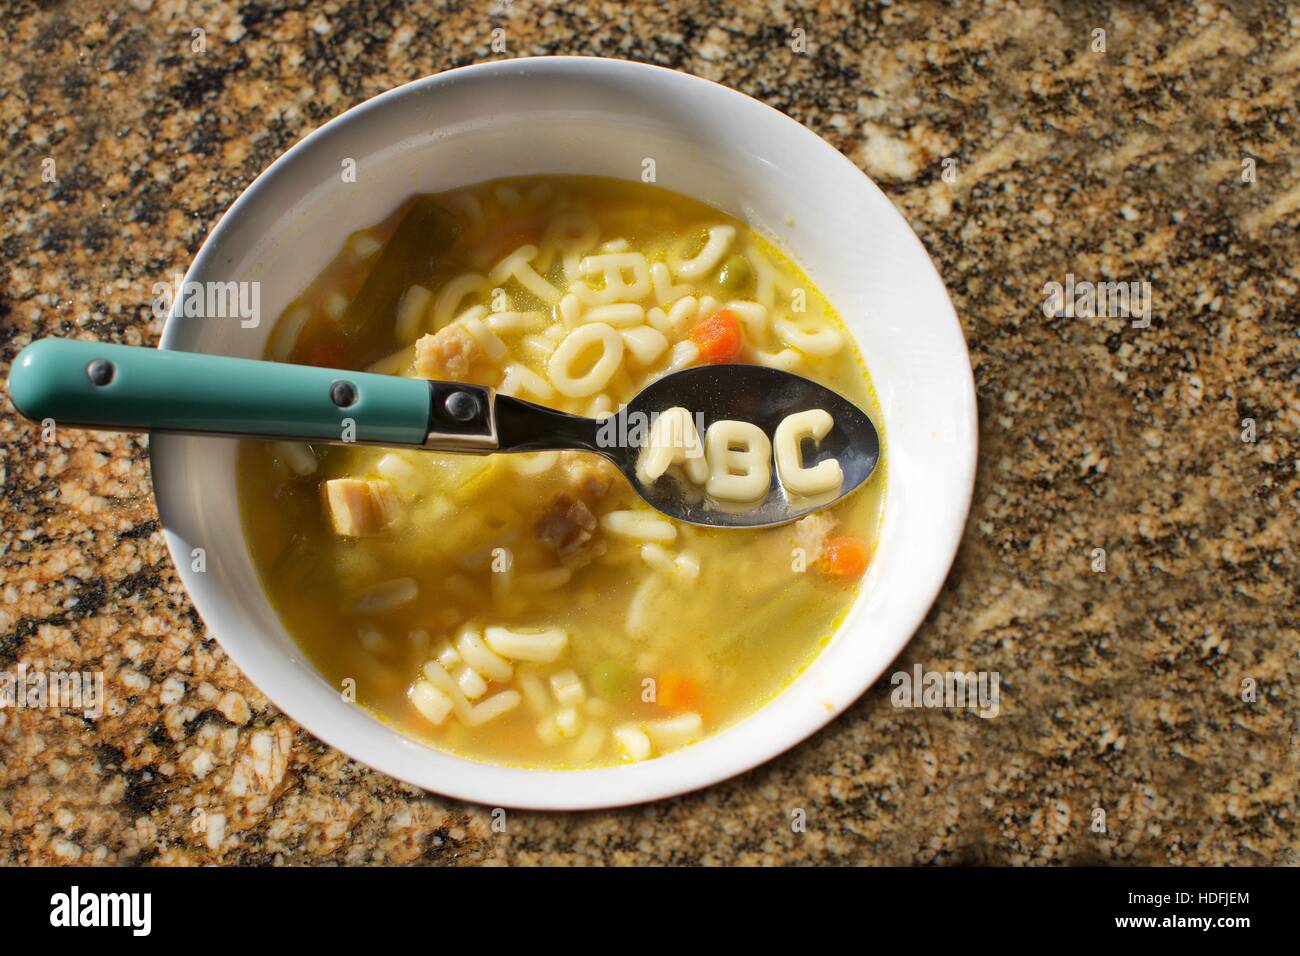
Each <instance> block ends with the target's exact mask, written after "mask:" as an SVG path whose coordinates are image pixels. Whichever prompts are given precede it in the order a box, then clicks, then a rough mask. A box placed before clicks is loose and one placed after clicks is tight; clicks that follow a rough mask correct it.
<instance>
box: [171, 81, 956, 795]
mask: <svg viewBox="0 0 1300 956" xmlns="http://www.w3.org/2000/svg"><path fill="white" fill-rule="evenodd" d="M647 158H650V159H653V160H654V161H655V168H656V172H657V177H658V184H659V185H660V186H664V187H667V188H668V189H672V190H676V191H678V192H681V193H684V194H686V195H689V196H693V197H695V198H696V199H701V200H704V201H705V202H708V203H712V204H713V205H715V206H718V207H719V208H721V209H724V210H726V211H728V212H730V213H732V214H734V215H736V216H738V217H739V218H741V219H743V220H745V221H747V222H749V223H750V224H751V225H753V226H754V227H755V228H756V229H757V230H758V231H759V232H761V233H764V234H767V235H768V236H769V237H771V238H773V239H775V240H776V242H777V243H778V244H779V245H780V246H782V247H783V248H785V249H786V250H788V251H789V252H790V253H792V254H793V256H794V258H795V259H796V260H797V261H798V262H799V263H800V264H802V266H803V267H804V268H805V270H806V271H807V272H808V274H809V277H810V278H811V279H812V280H813V281H814V282H815V283H816V284H817V285H818V286H819V287H820V288H821V290H822V291H823V292H824V293H825V294H826V295H827V297H828V298H829V299H830V301H831V302H832V303H833V304H834V305H835V306H836V308H837V309H838V310H839V312H840V314H841V316H842V317H843V318H844V321H845V322H846V323H847V325H848V327H849V328H850V329H851V330H852V332H853V334H854V336H855V337H856V338H857V341H858V345H859V347H860V348H861V350H862V354H863V356H864V357H865V359H866V362H867V366H868V368H869V371H870V373H871V376H872V379H873V380H874V382H875V386H876V389H877V392H878V393H879V396H880V403H881V410H882V412H883V415H884V433H885V440H886V446H885V447H886V464H887V467H888V469H889V471H888V483H887V486H886V493H885V510H884V519H883V527H882V531H881V537H880V543H879V548H878V551H877V554H876V557H875V560H874V562H873V564H872V566H871V570H870V572H869V573H868V575H867V577H866V580H865V582H864V584H863V588H862V594H861V596H860V597H859V598H858V600H857V602H856V603H855V604H854V606H853V608H852V610H851V612H850V613H849V615H848V617H847V619H846V621H845V623H844V625H843V626H842V627H841V628H840V630H839V632H838V633H837V634H836V635H835V636H834V638H833V639H832V640H831V641H830V642H829V644H828V645H827V647H826V648H825V649H824V650H823V651H822V653H821V655H820V656H819V657H818V658H817V659H816V661H815V662H814V663H813V664H812V665H811V666H810V667H809V668H808V669H807V670H806V671H805V672H804V673H803V674H802V675H801V676H800V677H799V679H798V680H796V681H795V682H794V683H793V684H792V685H791V686H790V687H789V688H787V689H786V690H785V691H784V692H783V693H781V694H780V695H779V696H778V697H777V698H776V699H775V700H773V701H772V702H771V703H769V704H768V705H767V706H766V707H763V708H762V709H761V710H759V711H758V712H757V713H755V714H753V715H751V716H750V717H748V718H747V719H745V720H743V721H741V722H740V723H738V724H736V725H735V726H733V727H731V728H729V729H727V730H725V731H723V732H722V733H719V734H717V735H716V736H713V737H710V738H708V739H706V740H703V741H701V742H700V743H698V744H695V745H694V746H691V747H687V748H685V749H683V750H680V751H677V752H675V753H672V754H669V755H667V756H665V757H661V758H658V759H655V760H650V761H647V762H645V763H640V764H635V765H631V766H624V767H617V768H611V769H601V770H582V771H541V770H526V769H520V768H513V767H504V766H495V765H492V764H486V763H479V762H476V761H472V760H467V759H464V758H460V757H456V756H453V755H451V754H448V753H443V752H440V751H438V750H434V749H432V748H430V747H428V746H425V745H423V744H421V743H417V742H416V741H414V740H411V739H408V738H406V737H404V736H402V735H401V734H400V733H398V732H397V731H396V730H394V729H392V728H391V727H388V726H386V725H384V724H382V723H380V722H379V721H378V720H376V719H375V718H373V717H372V716H370V715H369V714H367V713H366V712H365V711H364V710H362V709H361V708H359V707H356V706H355V705H352V704H349V703H346V702H344V701H343V700H342V698H341V697H340V694H339V691H338V689H337V688H335V687H333V686H331V685H330V684H328V683H327V682H326V681H325V679H324V678H323V677H321V675H320V674H319V673H318V672H317V671H316V670H315V669H314V668H313V667H312V665H311V664H310V663H309V662H308V660H307V659H306V658H305V657H304V655H303V654H302V652H301V651H300V650H299V649H298V647H297V646H296V645H295V644H294V642H293V640H292V639H291V638H290V637H289V635H288V634H287V633H286V632H285V630H284V628H283V627H282V626H281V625H280V622H279V620H278V619H277V618H276V615H275V613H274V612H273V611H272V609H271V606H270V604H268V603H267V600H266V597H265V596H264V594H263V592H262V588H261V586H260V585H259V583H258V578H257V573H256V571H255V569H254V567H253V563H252V561H251V559H250V557H249V554H248V548H247V545H246V543H245V540H244V535H243V532H242V530H241V526H240V517H239V507H238V501H237V490H236V482H235V444H234V442H231V441H228V440H221V439H211V438H197V437H188V436H175V435H172V436H162V435H160V436H157V437H155V438H154V439H153V441H152V443H151V458H152V463H153V481H154V488H155V491H156V494H157V498H158V511H159V514H160V516H161V518H162V524H163V529H164V534H165V537H166V539H167V545H168V547H169V548H170V549H171V553H172V558H173V560H174V561H175V562H176V566H177V568H178V569H179V571H180V575H181V579H182V580H183V581H184V582H185V586H186V587H187V588H188V589H189V593H190V596H191V598H192V599H193V601H194V605H195V607H196V608H197V609H198V611H199V613H200V614H201V615H202V617H203V620H204V621H205V622H206V623H207V626H208V628H209V629H210V630H211V631H212V633H213V634H214V635H215V636H216V637H217V639H218V640H219V641H220V642H221V644H222V646H223V647H224V648H225V649H226V651H227V652H228V653H229V654H230V656H231V657H232V658H233V659H234V661H235V663H236V664H238V665H239V667H240V668H241V669H242V670H243V671H244V673H245V674H247V675H248V677H249V679H250V680H252V681H253V683H255V684H256V685H257V686H258V687H259V688H260V689H261V690H262V691H263V692H264V693H265V694H266V695H267V696H268V697H269V698H270V699H271V700H273V701H274V702H275V703H276V704H277V705H278V706H279V707H280V708H282V709H283V710H284V711H285V712H286V713H288V714H289V715H290V716H291V717H293V718H294V719H295V720H296V721H298V722H299V723H300V724H302V725H303V726H304V727H306V728H307V729H308V730H309V731H311V732H312V733H314V734H315V735H316V736H318V737H320V738H321V739H322V740H324V741H326V742H327V743H329V744H331V745H333V746H335V747H337V748H339V749H340V750H342V751H343V752H344V753H347V754H349V755H350V756H352V757H354V758H356V759H357V760H360V761H362V762H364V763H366V764H369V765H370V766H372V767H375V768H376V769H378V770H382V771H383V772H385V773H387V774H390V775H392V776H394V777H398V778H400V779H402V780H406V781H408V782H410V783H413V784H416V785H418V786H421V787H426V788H428V789H430V790H434V791H437V792H439V793H443V794H446V795H449V796H452V797H457V798H461V799H465V800H472V801H476V802H478V803H481V804H486V805H488V806H510V807H528V808H537V809H571V810H576V809H588V808H594V807H607V806H617V805H620V804H628V803H635V802H638V801H643V800H653V799H656V798H659V797H666V796H670V795H672V794H677V793H682V792H684V791H688V790H693V789H696V788H698V787H703V786H706V785H708V784H712V783H715V782H717V781H719V780H723V779H725V778H727V777H730V776H732V775H733V774H737V773H740V772H741V771H744V770H746V769H748V768H750V767H753V766H755V765H756V764H758V763H761V762H762V761H764V760H767V759H769V758H771V757H773V756H775V755H777V754H779V753H780V752H781V751H783V750H785V749H786V748H788V747H791V746H793V745H794V744H796V743H798V742H799V741H800V740H802V739H804V738H805V737H807V736H808V735H809V734H811V733H813V732H814V731H816V730H817V729H818V728H820V727H822V726H823V725H825V724H826V723H827V722H828V721H830V720H832V719H833V718H834V717H835V716H836V715H837V714H839V713H840V712H841V711H842V710H844V709H845V708H846V707H848V706H849V704H851V703H852V702H853V701H854V700H855V699H856V698H857V697H858V696H859V695H860V694H862V693H863V691H865V690H866V689H867V688H868V687H870V686H871V684H872V682H873V681H875V680H876V678H877V677H879V676H880V675H881V673H882V672H883V671H884V669H885V668H886V667H887V666H888V665H889V662H890V661H891V660H893V658H894V657H895V656H896V655H897V654H898V653H899V651H901V650H902V649H903V647H904V645H905V644H906V643H907V641H908V639H909V638H910V637H911V635H912V633H913V631H915V629H916V628H917V626H918V625H919V624H920V622H921V620H922V618H923V617H924V615H925V613H926V610H927V609H928V608H929V606H930V603H931V602H932V601H933V600H934V597H935V595H936V594H937V593H938V591H939V588H940V586H941V585H942V584H943V580H944V577H945V576H946V574H947V572H948V568H949V566H950V565H951V563H952V559H953V556H954V554H955V553H956V550H957V544H958V541H959V540H960V538H961V534H962V528H963V526H964V524H965V520H966V514H967V510H968V508H969V505H970V498H971V492H972V486H973V481H974V475H975V444H976V411H975V393H974V382H973V379H972V376H971V369H970V360H969V357H968V355H967V353H966V345H965V342H964V341H963V339H962V334H961V329H960V327H959V325H958V323H957V317H956V315H955V314H954V312H953V308H952V304H951V303H950V302H949V300H948V296H947V293H946V292H945V290H944V287H943V283H942V281H941V280H940V278H939V275H938V273H937V272H936V271H935V269H934V267H933V265H931V263H930V260H929V258H928V257H927V255H926V253H925V250H924V248H923V247H922V246H921V243H920V242H919V241H918V240H917V238H916V236H915V235H914V234H913V233H912V231H911V230H910V229H909V228H908V226H907V223H906V222H904V220H903V218H902V217H901V216H900V215H899V214H898V213H897V212H896V211H895V210H894V207H893V206H892V205H891V204H890V202H889V200H888V199H887V198H886V197H885V196H884V194H883V193H881V192H880V190H879V189H878V188H876V186H875V185H874V184H873V183H872V182H871V181H870V180H869V179H868V178H867V177H866V176H864V175H863V174H862V173H861V172H860V171H859V170H858V169H857V168H856V167H854V165H853V164H852V163H850V162H849V161H848V160H847V159H845V158H844V157H843V156H842V155H841V154H840V153H839V152H837V151H836V150H835V149H834V148H833V147H831V146H830V145H829V144H828V143H826V142H825V141H824V140H822V139H820V138H819V137H818V136H816V135H815V134H814V133H812V132H810V131H809V130H808V129H806V128H804V127H803V126H801V125H799V124H798V123H796V122H795V121H794V120H792V119H790V118H789V117H787V116H785V115H784V114H782V113H778V112H777V111H776V110H774V109H771V108H770V107H767V106H764V105H763V104H762V103H759V102H757V101H756V100H753V99H750V98H749V97H747V96H744V95H742V94H740V93H737V92H735V91H734V90H730V89H727V88H725V87H722V86H718V85H716V84H714V83H711V82H708V81H706V80H702V79H699V78H697V77H693V76H689V75H687V74H684V73H677V72H674V71H672V70H666V69H661V68H659V67H654V66H647V65H644V64H639V63H631V62H626V61H621V60H603V59H591V58H579V57H547V58H535V59H517V60H505V61H501V62H496V63H487V64H482V65H479V66H471V67H465V68H463V69H457V70H451V71H450V72H447V73H441V74H438V75H437V76H431V77H427V78H425V79H422V80H417V81H415V82H413V83H409V84H407V85H406V86H403V87H400V88H398V89H395V90H391V91H389V92H387V93H384V94H383V95H382V96H377V97H375V98H374V99H372V100H368V101H367V102H365V103H362V104H361V105H359V106H357V107H355V108H354V109H351V110H349V111H348V112H346V113H344V114H343V115H342V116H340V117H338V118H336V119H334V120H331V121H330V122H328V123H326V124H325V125H324V126H322V127H321V128H320V129H318V130H316V131H315V132H314V133H312V134H311V135H309V136H308V137H306V138H305V139H304V140H303V141H302V142H300V143H298V144H297V145H296V146H294V147H293V148H292V149H290V150H289V151H288V152H287V153H285V154H284V155H283V156H281V157H280V158H279V159H278V160H276V161H275V162H274V163H273V164H272V165H271V167H270V168H269V169H267V170H266V171H265V172H264V173H263V174H262V175H261V176H259V177H258V178H257V180H256V181H255V182H254V183H253V184H252V185H251V186H249V187H248V189H247V190H245V192H244V194H243V195H242V196H240V197H239V199H238V201H237V202H235V204H234V205H233V206H231V208H230V210H229V211H228V212H227V213H226V215H225V216H224V217H223V218H222V219H221V221H220V222H219V223H218V224H217V227H216V228H215V229H214V230H213V231H212V235H211V236H209V237H208V240H207V242H206V243H205V244H204V246H203V248H202V249H201V250H200V252H199V254H198V257H197V258H196V259H195V260H194V264H193V266H192V267H191V268H190V270H189V272H188V274H187V276H186V278H187V279H188V280H191V281H195V282H205V281H229V280H231V279H236V280H245V281H247V280H257V281H260V282H261V283H262V285H261V295H262V300H261V311H262V315H263V316H268V317H274V316H277V315H279V313H280V311H281V310H282V309H283V308H284V307H285V306H286V305H287V304H288V303H289V301H290V300H291V299H292V298H293V297H294V296H295V295H296V294H297V293H298V291H299V290H300V289H302V288H303V287H304V286H305V285H306V284H307V283H308V281H309V280H310V279H311V278H312V277H313V276H314V275H315V274H316V272H318V271H319V270H320V268H321V267H322V266H323V265H324V264H325V263H326V262H327V261H328V260H329V259H330V258H331V257H332V256H333V255H334V254H335V253H336V252H337V251H338V249H339V248H340V246H341V244H342V243H343V241H344V239H345V237H346V236H347V235H348V233H350V232H351V231H353V230H355V229H358V228H361V227H364V226H367V225H369V224H371V223H373V222H375V221H376V220H378V219H380V218H381V217H383V216H385V215H387V214H388V213H389V212H390V211H391V210H392V209H394V208H396V207H397V205H398V204H399V203H400V202H401V201H402V200H404V199H405V198H407V197H408V196H410V195H411V194H413V193H416V192H436V191H441V190H445V189H450V188H453V187H456V186H462V185H465V184H468V183H474V182H478V181H482V180H486V179H492V178H495V177H500V176H516V175H522V174H530V173H586V174H593V175H602V176H612V177H616V178H621V179H629V180H634V179H639V178H640V177H641V173H642V169H643V165H642V164H643V160H645V159H647ZM349 159H350V160H354V161H355V163H356V172H357V175H356V180H357V181H356V182H355V183H348V182H344V181H343V180H344V177H343V176H341V175H340V173H341V170H342V168H343V165H344V162H345V160H349ZM270 324H271V323H270V320H269V319H267V320H266V321H264V322H262V324H261V325H260V326H258V327H257V328H250V329H244V328H241V326H240V322H239V320H238V319H228V320H224V319H211V318H208V319H203V318H184V317H181V316H177V315H175V314H173V315H171V316H169V318H168V321H167V325H166V328H165V329H164V331H163V336H162V342H161V347H162V348H168V349H184V350H188V351H198V352H212V353H219V354H226V355H238V356H245V357H257V356H259V355H260V354H261V351H262V347H263V344H264V342H265V340H266V336H267V334H268V333H269V327H270ZM195 548H202V549H204V552H205V558H206V570H204V571H202V572H198V571H195V570H194V569H193V568H194V562H193V558H192V555H193V551H194V549H195Z"/></svg>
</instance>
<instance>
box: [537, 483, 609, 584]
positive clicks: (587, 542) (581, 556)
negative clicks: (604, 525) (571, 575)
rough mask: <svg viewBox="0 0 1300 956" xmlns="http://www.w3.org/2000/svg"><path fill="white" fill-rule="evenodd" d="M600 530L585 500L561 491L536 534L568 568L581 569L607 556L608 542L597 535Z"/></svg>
mask: <svg viewBox="0 0 1300 956" xmlns="http://www.w3.org/2000/svg"><path fill="white" fill-rule="evenodd" d="M598 527H599V523H598V522H597V521H596V515H595V514H594V513H593V512H592V510H591V508H589V507H588V506H587V503H586V502H585V501H581V500H579V499H577V498H575V497H574V496H573V495H572V494H570V493H569V492H567V491H561V492H557V493H556V495H555V497H553V498H552V499H551V500H550V503H549V504H547V506H546V508H545V509H543V511H542V513H541V514H540V515H538V516H537V521H536V522H534V524H533V531H534V533H535V534H536V535H537V540H538V541H540V542H542V544H544V545H546V546H547V547H548V548H550V549H551V550H552V551H554V552H555V554H556V557H558V558H559V559H560V563H561V564H563V565H564V566H565V567H566V568H580V567H582V566H583V565H586V564H590V563H591V562H592V561H594V560H595V559H596V558H598V557H600V556H601V555H602V554H604V553H605V542H604V541H602V540H601V539H600V538H598V537H597V536H596V530H597V528H598Z"/></svg>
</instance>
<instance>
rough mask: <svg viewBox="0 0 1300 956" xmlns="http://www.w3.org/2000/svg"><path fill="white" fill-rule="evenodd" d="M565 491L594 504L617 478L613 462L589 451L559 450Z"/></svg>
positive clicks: (616, 469)
mask: <svg viewBox="0 0 1300 956" xmlns="http://www.w3.org/2000/svg"><path fill="white" fill-rule="evenodd" d="M560 467H561V468H562V469H563V476H564V482H565V485H566V489H565V490H566V491H568V492H569V493H570V494H572V495H573V496H574V497H576V498H578V499H580V500H582V501H585V502H586V503H587V504H589V505H594V504H595V503H596V502H598V501H599V500H600V499H601V498H604V497H605V495H607V494H608V493H609V490H610V489H611V488H613V487H614V483H615V482H616V481H618V479H619V470H618V468H616V467H615V466H614V463H613V462H611V461H608V460H607V459H605V458H602V457H601V456H600V455H593V454H590V453H589V452H581V451H562V452H560Z"/></svg>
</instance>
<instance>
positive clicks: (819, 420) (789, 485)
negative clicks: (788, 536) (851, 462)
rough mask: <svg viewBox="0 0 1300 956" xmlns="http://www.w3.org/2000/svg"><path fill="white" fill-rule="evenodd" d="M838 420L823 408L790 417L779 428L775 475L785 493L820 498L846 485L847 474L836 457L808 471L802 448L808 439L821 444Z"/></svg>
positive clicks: (821, 462) (777, 431) (777, 428)
mask: <svg viewBox="0 0 1300 956" xmlns="http://www.w3.org/2000/svg"><path fill="white" fill-rule="evenodd" d="M834 424H835V419H833V418H832V417H831V414H830V412H828V411H826V410H825V409H822V408H812V409H809V410H808V411H806V412H795V413H794V414H793V415H787V416H786V417H785V419H783V420H782V422H781V424H780V425H777V426H776V449H775V451H776V473H777V475H778V476H779V477H780V479H781V484H782V485H783V486H784V487H785V489H786V491H789V492H791V493H792V494H796V495H821V494H825V493H826V492H828V491H834V490H835V489H836V488H838V487H839V486H840V485H841V484H843V482H844V471H843V469H842V468H840V463H839V461H837V460H836V459H834V458H827V459H826V460H825V461H820V462H818V463H817V464H816V465H814V466H813V467H811V468H805V467H804V464H803V453H802V452H801V451H800V445H801V444H802V442H803V440H804V438H805V437H811V438H812V439H813V440H815V441H821V440H822V439H823V438H825V437H826V435H827V434H828V433H829V432H830V430H831V428H832V427H833V426H834Z"/></svg>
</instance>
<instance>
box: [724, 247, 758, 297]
mask: <svg viewBox="0 0 1300 956" xmlns="http://www.w3.org/2000/svg"><path fill="white" fill-rule="evenodd" d="M718 285H720V286H722V288H723V290H724V291H726V292H730V293H731V294H732V295H742V294H744V293H746V292H748V291H749V290H750V289H752V288H753V286H754V267H753V265H751V264H750V261H749V260H748V259H746V258H745V257H744V256H742V255H739V254H737V255H734V256H732V257H731V258H730V259H728V260H727V261H726V262H724V263H723V264H722V271H721V272H719V273H718Z"/></svg>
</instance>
